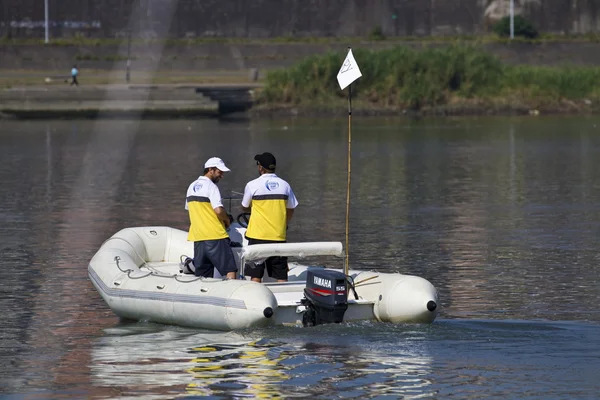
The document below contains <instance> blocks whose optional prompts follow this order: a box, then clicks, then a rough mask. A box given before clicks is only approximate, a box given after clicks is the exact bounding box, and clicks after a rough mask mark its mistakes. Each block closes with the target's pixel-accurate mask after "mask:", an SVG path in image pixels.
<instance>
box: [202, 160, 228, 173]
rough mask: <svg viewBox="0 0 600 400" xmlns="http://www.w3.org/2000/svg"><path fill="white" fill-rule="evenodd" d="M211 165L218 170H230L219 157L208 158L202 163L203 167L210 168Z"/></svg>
mask: <svg viewBox="0 0 600 400" xmlns="http://www.w3.org/2000/svg"><path fill="white" fill-rule="evenodd" d="M212 167H216V168H218V169H219V170H220V171H223V172H228V171H231V170H230V169H229V168H227V167H226V166H225V163H224V162H223V160H221V159H220V158H219V157H212V158H209V159H208V161H206V162H205V163H204V168H212Z"/></svg>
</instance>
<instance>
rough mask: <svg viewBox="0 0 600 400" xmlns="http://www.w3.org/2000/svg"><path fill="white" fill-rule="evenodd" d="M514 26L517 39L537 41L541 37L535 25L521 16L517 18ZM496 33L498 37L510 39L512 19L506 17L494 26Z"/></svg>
mask: <svg viewBox="0 0 600 400" xmlns="http://www.w3.org/2000/svg"><path fill="white" fill-rule="evenodd" d="M513 24H514V25H513V29H514V35H515V37H518V36H522V37H524V38H527V39H535V38H537V37H538V36H539V33H538V31H537V29H535V27H534V26H533V24H532V23H531V22H529V21H528V20H527V19H525V18H524V17H522V16H521V15H516V16H515V18H514V21H513ZM494 33H496V35H498V36H503V37H510V17H504V18H502V19H501V20H500V21H498V22H497V23H496V24H495V25H494Z"/></svg>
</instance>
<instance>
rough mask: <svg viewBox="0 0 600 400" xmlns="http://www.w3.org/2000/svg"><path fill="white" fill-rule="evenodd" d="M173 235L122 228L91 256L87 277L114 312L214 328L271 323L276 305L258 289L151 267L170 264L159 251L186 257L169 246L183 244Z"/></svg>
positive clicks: (165, 230) (248, 284)
mask: <svg viewBox="0 0 600 400" xmlns="http://www.w3.org/2000/svg"><path fill="white" fill-rule="evenodd" d="M175 231H176V230H172V229H171V228H166V227H148V228H134V229H132V228H127V229H123V230H122V231H120V232H117V233H116V234H115V235H113V236H112V237H111V238H110V239H109V240H107V241H106V242H105V243H104V244H103V245H102V246H101V248H100V249H99V250H98V252H97V253H96V254H95V255H94V257H93V258H92V260H91V261H90V264H89V267H88V273H89V276H90V279H91V280H92V282H93V284H94V286H95V287H96V289H97V290H98V291H99V292H100V295H101V296H102V298H103V299H104V300H105V301H106V303H107V304H108V305H109V307H110V308H111V309H112V310H113V311H114V312H115V314H117V315H118V316H120V317H123V318H129V319H135V320H152V321H156V322H161V323H166V324H173V325H182V326H191V327H200V328H207V329H217V330H232V329H241V328H248V327H251V326H264V325H269V324H271V323H272V318H271V317H272V316H273V314H274V313H275V311H276V309H277V301H276V299H275V296H274V295H273V293H272V292H271V291H270V290H269V289H268V288H267V287H265V286H264V285H261V284H259V283H255V282H251V281H246V280H222V279H212V278H198V277H195V276H189V275H182V274H172V273H164V272H161V271H160V270H157V269H153V268H152V262H156V263H164V262H165V260H168V261H174V260H172V259H171V260H169V259H168V257H165V253H172V252H173V251H174V252H175V253H176V254H179V255H181V254H189V249H177V250H173V249H170V248H169V247H170V245H171V244H172V243H173V244H175V243H177V245H181V244H182V243H185V241H183V242H182V241H181V240H172V237H171V236H172V234H174V233H175V234H176V233H177V232H175ZM146 236H148V237H146ZM179 239H181V238H179Z"/></svg>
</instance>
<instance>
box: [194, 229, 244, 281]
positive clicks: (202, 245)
mask: <svg viewBox="0 0 600 400" xmlns="http://www.w3.org/2000/svg"><path fill="white" fill-rule="evenodd" d="M230 242H231V241H230V240H229V238H225V239H218V240H201V241H199V242H194V266H195V267H196V271H195V274H196V276H204V277H206V278H212V277H213V276H214V268H216V269H217V270H218V271H219V273H220V274H221V275H222V276H226V275H227V273H228V272H236V271H237V266H236V265H235V259H234V258H233V251H231V247H230Z"/></svg>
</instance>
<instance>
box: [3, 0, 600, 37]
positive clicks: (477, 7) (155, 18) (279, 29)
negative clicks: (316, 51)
mask: <svg viewBox="0 0 600 400" xmlns="http://www.w3.org/2000/svg"><path fill="white" fill-rule="evenodd" d="M508 3H509V0H460V1H459V0H48V5H49V20H50V27H51V36H52V37H68V36H75V35H85V36H90V37H105V38H111V37H119V36H124V35H126V34H127V33H126V32H127V30H128V29H131V30H132V31H133V32H135V34H136V36H140V37H146V38H151V37H157V36H158V37H163V35H168V36H171V37H214V36H220V37H245V38H265V37H278V36H320V37H323V36H337V37H344V36H354V37H357V36H361V37H365V36H366V35H368V34H369V33H370V32H372V31H373V30H374V29H375V28H376V27H379V28H381V30H382V31H383V33H384V34H385V35H387V36H406V35H416V36H419V35H448V34H450V35H456V34H480V33H483V32H488V31H489V30H490V27H491V24H492V23H493V22H494V21H496V20H497V19H498V18H500V17H501V16H503V15H506V14H508ZM514 3H515V11H516V13H518V14H523V15H524V16H526V17H527V18H528V19H530V20H531V21H532V22H533V23H534V24H535V25H536V27H537V28H538V29H539V30H540V31H542V32H552V33H567V34H581V33H591V32H598V31H599V30H600V5H598V2H597V1H596V0H515V2H514ZM5 35H10V36H11V37H27V36H36V37H43V35H44V2H43V1H40V0H3V1H2V2H0V36H5Z"/></svg>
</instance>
